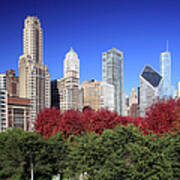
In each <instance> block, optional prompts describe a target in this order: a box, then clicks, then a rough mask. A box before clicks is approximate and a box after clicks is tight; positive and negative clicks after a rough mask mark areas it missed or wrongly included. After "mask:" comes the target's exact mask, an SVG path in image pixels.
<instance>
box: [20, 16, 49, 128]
mask: <svg viewBox="0 0 180 180" xmlns="http://www.w3.org/2000/svg"><path fill="white" fill-rule="evenodd" d="M42 39H43V37H42V28H41V24H40V21H39V19H38V18H37V17H35V16H33V17H30V16H28V17H27V18H26V19H25V21H24V30H23V47H24V49H23V50H24V54H23V55H22V56H20V59H19V89H20V92H19V94H20V97H22V98H28V99H30V101H31V106H32V113H31V120H32V122H34V121H35V119H36V116H37V114H38V113H39V112H40V111H41V110H42V109H44V108H46V107H50V75H49V72H48V67H47V66H46V65H44V64H43V57H42V46H43V45H42ZM32 128H33V127H32Z"/></svg>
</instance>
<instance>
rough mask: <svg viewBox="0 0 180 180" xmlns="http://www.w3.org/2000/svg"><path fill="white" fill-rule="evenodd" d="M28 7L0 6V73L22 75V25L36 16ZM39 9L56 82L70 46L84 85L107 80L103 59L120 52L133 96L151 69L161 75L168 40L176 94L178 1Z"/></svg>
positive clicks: (68, 4) (70, 4)
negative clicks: (104, 55) (142, 76)
mask: <svg viewBox="0 0 180 180" xmlns="http://www.w3.org/2000/svg"><path fill="white" fill-rule="evenodd" d="M26 2H27V3H26ZM26 2H22V1H20V0H14V1H8V2H6V1H5V0H2V1H1V7H0V10H1V11H0V14H1V16H0V19H1V22H2V23H3V27H2V30H1V34H0V38H1V42H3V43H1V44H0V49H1V54H0V55H1V63H0V67H1V69H0V72H5V71H6V70H7V69H14V70H16V72H18V57H19V55H21V52H22V49H23V43H22V41H23V40H22V29H23V23H22V22H23V21H24V19H25V18H26V17H27V16H28V15H34V12H33V11H34V5H33V1H30V0H27V1H26ZM42 2H43V3H42ZM102 2H104V3H102ZM135 2H136V3H135ZM36 4H37V5H36V9H37V13H36V15H37V17H38V18H39V19H40V21H41V23H42V28H43V30H44V36H43V39H44V42H43V46H44V49H43V61H44V63H45V64H46V65H47V66H48V67H49V72H50V76H51V80H53V79H57V78H59V77H63V60H64V54H66V53H67V52H68V51H69V48H70V47H71V46H72V47H73V48H74V50H75V51H76V52H77V53H78V55H79V59H80V62H81V64H80V72H81V73H80V82H83V81H85V80H90V79H96V80H102V72H101V69H102V62H101V61H102V60H101V57H102V53H103V52H106V51H108V50H110V49H112V48H117V49H118V50H120V51H122V52H123V54H124V90H125V92H126V93H127V94H128V95H129V93H130V91H131V88H136V89H137V87H138V86H139V75H140V73H141V70H142V69H143V67H144V66H145V65H146V64H149V65H151V66H152V67H154V68H155V69H156V70H157V71H158V72H160V53H161V52H163V51H165V49H166V40H169V51H170V52H171V55H172V85H173V86H175V88H177V82H178V81H179V74H178V69H177V68H178V67H180V62H179V61H178V59H179V58H180V51H179V48H180V47H179V44H180V38H179V36H178V34H179V31H180V25H179V23H178V18H179V12H178V10H179V8H180V3H179V2H178V1H173V2H169V1H161V0H159V1H158V2H156V1H154V0H152V1H148V2H147V1H143V0H139V1H126V2H125V1H115V0H114V1H101V0H100V1H98V2H97V1H91V3H90V1H88V0H84V1H80V0H77V1H76V3H75V2H73V1H71V0H67V1H61V3H60V2H58V1H56V0H53V1H48V0H45V1H41V0H39V1H38V0H37V2H36ZM22 9H23V11H22ZM142 15H143V16H142ZM17 74H18V73H17Z"/></svg>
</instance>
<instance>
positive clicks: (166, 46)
mask: <svg viewBox="0 0 180 180" xmlns="http://www.w3.org/2000/svg"><path fill="white" fill-rule="evenodd" d="M166 52H168V40H167V41H166Z"/></svg>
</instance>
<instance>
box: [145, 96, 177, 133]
mask: <svg viewBox="0 0 180 180" xmlns="http://www.w3.org/2000/svg"><path fill="white" fill-rule="evenodd" d="M176 118H177V101H176V100H174V99H172V98H171V99H167V100H166V99H160V100H157V101H155V103H153V104H152V105H151V106H150V107H149V108H148V109H147V111H146V122H147V125H148V129H150V130H152V131H153V132H154V133H157V134H162V133H164V132H169V131H170V129H171V128H172V125H173V122H174V121H175V120H176Z"/></svg>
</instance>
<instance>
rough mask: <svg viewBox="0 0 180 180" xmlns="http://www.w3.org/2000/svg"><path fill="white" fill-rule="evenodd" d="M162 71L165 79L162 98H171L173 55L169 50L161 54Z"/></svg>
mask: <svg viewBox="0 0 180 180" xmlns="http://www.w3.org/2000/svg"><path fill="white" fill-rule="evenodd" d="M160 70H161V76H162V77H163V80H162V81H163V82H162V94H161V97H163V96H164V97H170V96H172V95H173V87H172V86H171V53H170V52H169V51H168V44H167V49H166V51H165V52H162V53H161V54H160Z"/></svg>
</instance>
